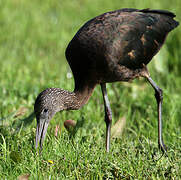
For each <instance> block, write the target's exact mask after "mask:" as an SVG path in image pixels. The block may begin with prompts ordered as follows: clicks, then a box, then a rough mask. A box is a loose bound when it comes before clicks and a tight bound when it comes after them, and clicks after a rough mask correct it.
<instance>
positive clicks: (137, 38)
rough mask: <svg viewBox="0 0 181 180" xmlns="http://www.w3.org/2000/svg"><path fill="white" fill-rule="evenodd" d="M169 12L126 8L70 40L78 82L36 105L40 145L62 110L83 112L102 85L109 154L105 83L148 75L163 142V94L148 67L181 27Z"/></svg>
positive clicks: (109, 117)
mask: <svg viewBox="0 0 181 180" xmlns="http://www.w3.org/2000/svg"><path fill="white" fill-rule="evenodd" d="M174 17H175V15H174V14H173V13H172V12H169V11H165V10H149V9H143V10H137V9H121V10H116V11H112V12H108V13H104V14H102V15H100V16H97V17H95V18H93V19H91V20H90V21H88V22H87V23H85V24H84V25H83V26H82V27H81V28H80V30H79V31H78V32H77V33H76V35H75V36H74V37H73V39H72V40H71V41H70V43H69V45H68V47H67V49H66V58H67V61H68V63H69V65H70V67H71V70H72V72H73V75H74V80H75V89H74V91H73V92H69V91H66V90H62V89H59V88H49V89H46V90H45V91H43V92H41V93H40V94H39V96H38V97H37V99H36V102H35V107H34V109H35V114H36V118H37V132H36V147H37V146H38V143H39V141H40V143H41V147H42V144H43V140H44V137H45V134H46V130H47V127H48V124H49V121H50V120H51V118H52V117H53V115H54V114H55V113H56V112H58V111H62V110H70V109H79V108H81V107H82V106H83V105H84V104H85V103H86V102H87V101H88V99H89V97H90V96H91V94H92V92H93V90H94V88H95V86H96V85H97V84H100V85H101V88H102V93H103V99H104V105H105V122H106V127H107V128H106V150H107V151H109V146H110V131H111V122H112V115H111V109H110V105H109V100H108V97H107V92H106V83H109V82H116V81H129V80H132V79H134V78H137V77H140V76H142V77H145V78H146V79H147V80H148V82H149V83H150V84H151V85H152V86H153V88H154V90H155V97H156V100H157V103H158V132H159V135H158V142H159V146H160V148H161V149H162V150H163V151H165V146H164V143H163V140H162V121H161V105H162V90H161V89H160V88H159V87H158V86H157V85H156V84H155V83H154V81H153V80H152V79H151V77H150V75H149V73H148V70H147V68H146V65H147V64H148V63H149V62H150V61H151V59H152V58H153V56H154V55H155V54H156V53H157V52H158V51H159V50H160V48H161V46H162V45H163V43H164V41H165V38H166V36H167V34H168V33H169V32H170V31H171V30H173V29H174V28H175V27H177V26H178V25H179V23H178V22H177V21H175V20H174V19H173V18H174Z"/></svg>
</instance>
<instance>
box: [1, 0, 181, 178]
mask: <svg viewBox="0 0 181 180" xmlns="http://www.w3.org/2000/svg"><path fill="white" fill-rule="evenodd" d="M125 7H132V8H139V9H143V8H148V7H149V8H152V9H167V10H170V11H172V12H174V13H175V14H176V15H177V17H176V19H177V20H178V21H180V22H181V11H180V0H175V1H173V0H170V1H169V0H164V1H156V0H147V1H143V0H137V1H135V0H122V1H120V0H114V1H110V0H84V1H83V0H71V1H62V0H44V1H42V0H32V1H27V0H0V27H1V28H0V179H8V180H9V179H16V178H19V179H22V178H23V175H24V176H26V178H28V177H29V179H181V133H180V132H181V95H180V93H181V70H180V67H181V59H180V58H181V50H180V47H181V30H180V26H179V27H178V28H177V29H175V30H174V31H173V32H171V33H170V34H169V36H168V38H167V41H166V43H165V45H164V46H163V48H162V49H161V51H160V52H159V54H158V55H156V56H155V57H154V58H153V60H152V62H151V63H150V64H149V65H148V69H149V71H150V73H151V77H152V78H153V80H155V82H156V83H157V84H158V85H159V86H160V87H161V88H162V89H163V92H164V100H163V136H164V141H165V144H166V146H167V148H168V152H167V154H168V157H167V156H165V155H164V156H162V152H161V151H160V150H159V149H158V144H157V136H158V135H157V108H156V101H155V98H154V91H153V89H152V88H151V86H150V85H149V84H148V83H147V82H146V81H145V79H142V78H140V79H136V80H134V81H132V82H131V83H126V82H119V83H114V84H108V88H107V89H108V95H109V99H110V103H111V108H112V112H113V126H114V127H113V129H119V128H120V126H118V125H117V124H116V122H117V121H118V120H119V122H120V124H121V125H122V126H124V127H123V129H121V132H120V133H117V134H116V137H114V138H112V139H111V150H110V152H109V153H106V151H105V123H104V106H103V99H102V94H101V88H100V86H97V87H96V89H95V91H94V93H93V95H92V97H91V98H90V100H89V103H88V104H87V105H85V106H84V107H83V108H82V109H80V110H79V111H64V112H61V113H57V114H56V115H55V117H54V118H53V119H52V121H51V123H50V125H49V128H48V133H47V136H46V140H45V144H44V149H43V151H42V153H41V155H39V153H38V151H36V150H35V131H36V120H35V118H34V115H33V106H34V102H35V99H36V97H37V95H38V94H39V93H40V92H41V91H42V90H44V89H45V88H47V87H61V88H63V89H68V90H70V91H71V90H73V87H74V81H73V78H71V77H69V76H68V75H70V72H71V71H70V69H69V66H68V64H67V62H66V58H65V55H64V52H65V49H66V47H67V44H68V42H69V41H70V40H71V39H72V37H73V35H74V34H75V33H76V32H77V30H78V29H79V28H80V27H81V25H83V24H84V23H85V22H86V21H87V20H89V19H90V18H92V17H95V16H97V15H99V14H101V13H104V12H107V11H111V10H115V9H120V8H125ZM68 119H72V120H75V121H77V128H76V133H75V134H74V136H72V134H71V133H69V132H68V131H67V130H66V129H65V128H64V125H63V123H64V121H65V120H68ZM115 124H116V125H115ZM56 129H58V131H57V132H55V131H56ZM113 133H114V132H113Z"/></svg>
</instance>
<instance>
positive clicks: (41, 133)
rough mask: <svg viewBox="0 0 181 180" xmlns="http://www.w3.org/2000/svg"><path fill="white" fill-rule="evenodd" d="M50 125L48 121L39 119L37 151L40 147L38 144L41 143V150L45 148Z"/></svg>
mask: <svg viewBox="0 0 181 180" xmlns="http://www.w3.org/2000/svg"><path fill="white" fill-rule="evenodd" d="M48 124H49V122H47V120H46V119H39V121H38V122H37V128H36V149H37V147H38V144H39V143H40V148H41V150H42V147H43V141H44V139H45V136H46V132H47V129H48Z"/></svg>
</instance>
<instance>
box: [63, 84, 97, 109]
mask: <svg viewBox="0 0 181 180" xmlns="http://www.w3.org/2000/svg"><path fill="white" fill-rule="evenodd" d="M95 86H96V85H90V84H89V85H84V86H83V87H81V86H75V89H74V91H73V92H69V93H70V97H71V98H69V99H68V100H66V103H67V104H66V109H67V110H77V109H80V108H81V107H82V106H83V105H84V104H86V103H87V102H88V100H89V98H90V96H91V94H92V93H93V90H94V88H95Z"/></svg>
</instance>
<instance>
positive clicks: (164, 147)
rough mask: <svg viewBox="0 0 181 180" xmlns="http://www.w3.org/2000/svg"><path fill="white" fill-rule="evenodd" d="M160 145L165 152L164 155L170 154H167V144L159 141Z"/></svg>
mask: <svg viewBox="0 0 181 180" xmlns="http://www.w3.org/2000/svg"><path fill="white" fill-rule="evenodd" d="M158 147H159V149H161V151H162V152H163V154H164V155H166V156H168V155H167V147H166V146H165V144H164V143H158Z"/></svg>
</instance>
